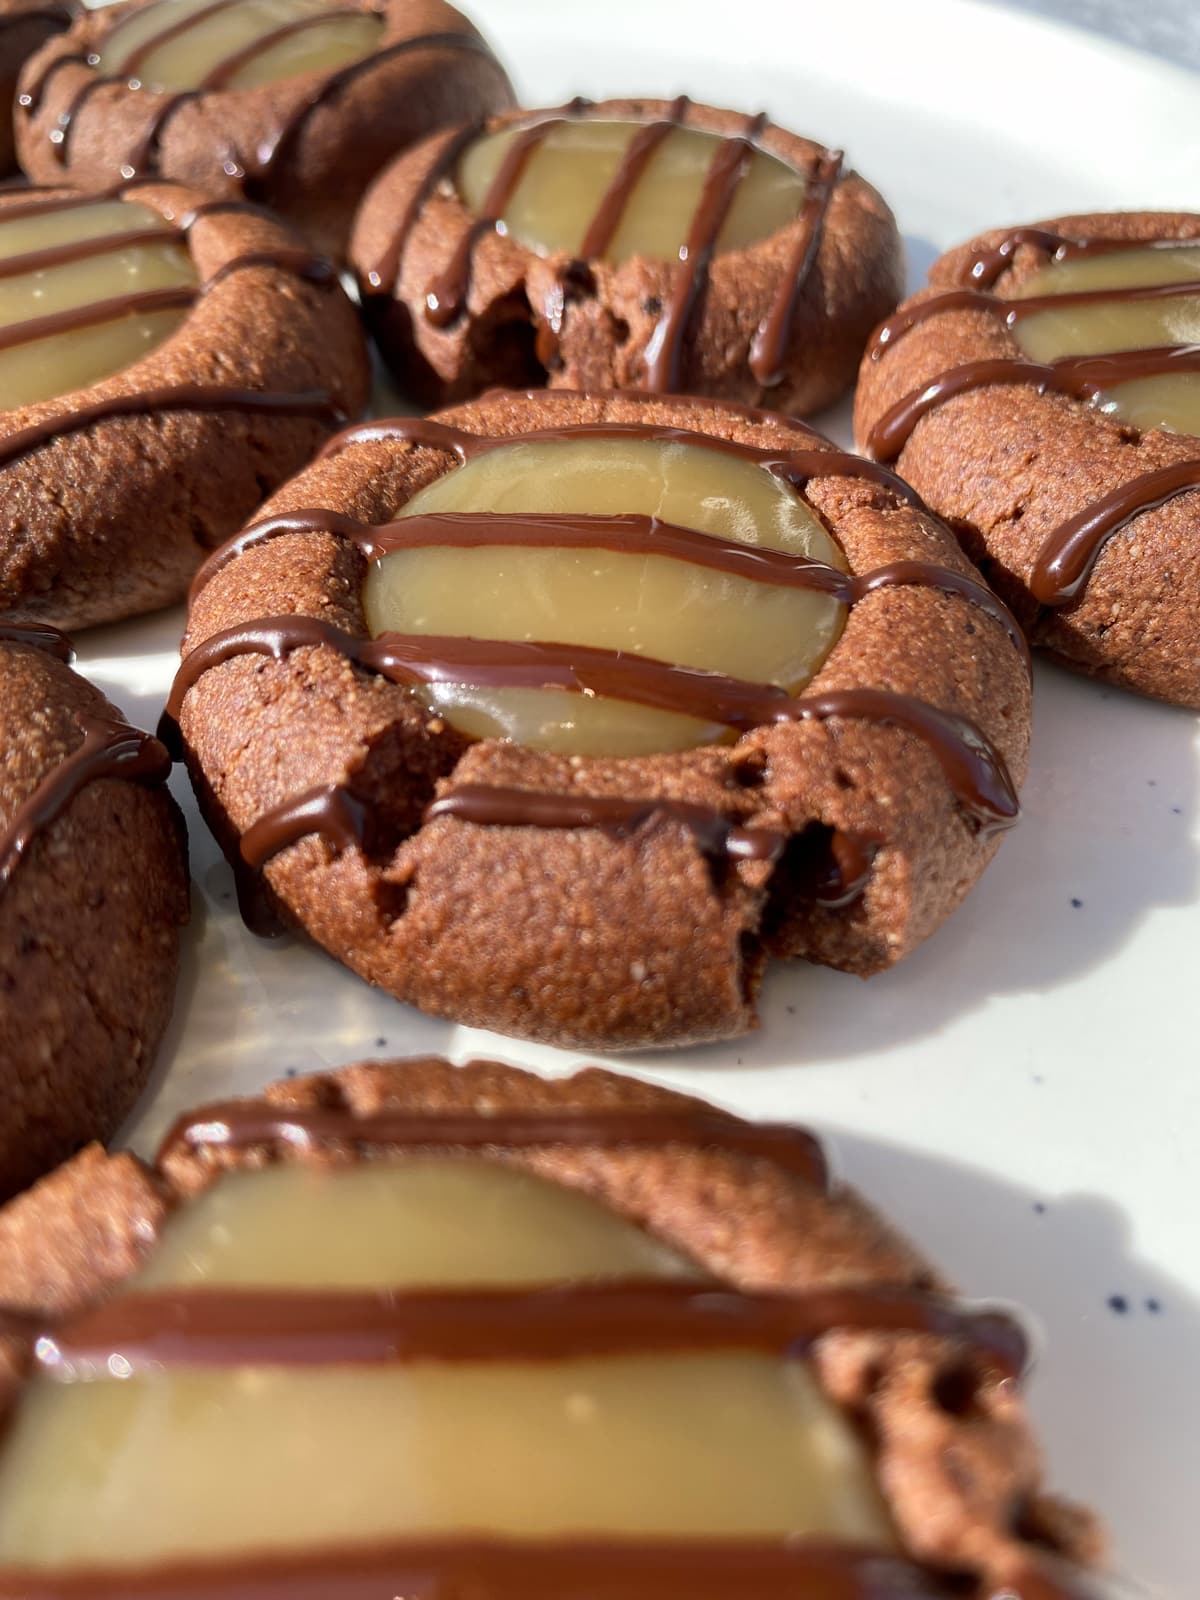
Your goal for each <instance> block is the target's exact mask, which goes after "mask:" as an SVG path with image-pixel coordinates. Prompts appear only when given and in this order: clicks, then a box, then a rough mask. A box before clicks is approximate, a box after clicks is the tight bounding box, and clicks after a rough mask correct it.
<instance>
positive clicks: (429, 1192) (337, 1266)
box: [135, 1157, 699, 1290]
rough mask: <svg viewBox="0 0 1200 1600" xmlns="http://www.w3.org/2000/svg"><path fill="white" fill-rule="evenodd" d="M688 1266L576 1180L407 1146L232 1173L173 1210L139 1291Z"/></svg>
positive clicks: (558, 1277)
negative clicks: (393, 1154)
mask: <svg viewBox="0 0 1200 1600" xmlns="http://www.w3.org/2000/svg"><path fill="white" fill-rule="evenodd" d="M631 1273H632V1274H636V1275H638V1276H646V1277H696V1276H699V1274H698V1273H697V1270H696V1268H694V1267H693V1266H692V1265H691V1263H690V1262H688V1261H685V1260H684V1259H683V1258H682V1257H680V1256H678V1255H676V1254H675V1253H674V1252H673V1251H671V1250H669V1249H667V1247H666V1246H665V1245H662V1244H660V1243H659V1242H658V1240H656V1239H654V1238H652V1237H651V1236H650V1235H649V1234H648V1233H642V1232H641V1231H640V1230H639V1229H637V1228H634V1227H631V1226H630V1224H629V1223H627V1222H625V1221H624V1220H623V1219H622V1218H620V1217H618V1216H616V1215H615V1214H614V1213H613V1212H611V1211H609V1210H608V1209H607V1207H605V1206H600V1205H597V1204H596V1202H595V1201H594V1200H591V1199H589V1198H588V1197H587V1196H586V1195H582V1194H578V1193H577V1192H576V1191H574V1190H572V1189H560V1188H558V1187H553V1188H552V1187H551V1186H550V1185H549V1184H547V1183H545V1182H544V1181H543V1180H542V1179H540V1178H535V1177H533V1176H532V1175H531V1174H529V1173H527V1172H522V1171H520V1170H519V1169H516V1168H512V1167H505V1166H501V1165H500V1164H499V1163H498V1162H482V1161H471V1160H449V1159H446V1158H445V1157H443V1158H441V1159H436V1158H430V1159H423V1158H420V1157H411V1158H409V1159H406V1160H404V1161H397V1162H381V1161H376V1162H366V1163H364V1164H362V1165H361V1166H355V1167H346V1168H342V1169H336V1170H334V1171H330V1170H329V1169H327V1168H321V1167H302V1166H292V1165H283V1166H276V1167H268V1168H266V1169H265V1170H264V1171H262V1172H231V1173H228V1174H227V1175H226V1176H225V1177H223V1178H222V1179H221V1181H220V1183H218V1184H214V1185H213V1187H212V1188H211V1189H208V1190H207V1191H206V1192H205V1193H204V1194H202V1195H201V1196H200V1197H199V1199H197V1200H195V1201H193V1202H192V1204H191V1205H189V1206H187V1207H186V1208H185V1209H184V1210H183V1211H181V1212H180V1213H178V1215H177V1216H176V1217H175V1218H174V1219H173V1220H172V1222H171V1224H170V1226H169V1227H168V1228H167V1229H166V1231H165V1233H164V1235H163V1238H162V1241H161V1243H160V1244H159V1246H158V1248H157V1249H156V1250H155V1252H154V1255H153V1257H152V1258H151V1260H150V1262H149V1264H148V1265H147V1267H146V1268H145V1269H144V1271H142V1272H141V1273H139V1275H138V1278H137V1283H136V1285H135V1287H136V1288H137V1289H138V1290H144V1289H152V1288H153V1289H160V1288H164V1287H166V1286H167V1285H168V1284H179V1285H186V1286H193V1285H198V1284H205V1285H208V1286H210V1287H211V1286H213V1285H222V1286H228V1285H232V1284H241V1285H253V1284H259V1285H262V1286H268V1285H269V1286H273V1287H291V1288H313V1289H328V1288H342V1289H354V1288H370V1287H372V1286H375V1285H378V1284H381V1283H382V1284H388V1285H390V1286H392V1287H394V1288H402V1287H422V1288H428V1287H431V1286H434V1285H439V1286H449V1285H454V1284H476V1285H482V1284H505V1283H515V1284H534V1283H554V1282H557V1281H566V1280H571V1279H582V1278H605V1277H620V1276H623V1275H628V1274H631Z"/></svg>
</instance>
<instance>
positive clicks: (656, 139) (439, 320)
mask: <svg viewBox="0 0 1200 1600" xmlns="http://www.w3.org/2000/svg"><path fill="white" fill-rule="evenodd" d="M594 109H595V107H594V106H593V103H592V102H591V101H588V100H582V99H576V100H573V101H572V102H571V103H570V104H569V105H566V106H563V107H561V108H559V109H556V110H554V111H550V112H540V113H538V114H537V117H536V120H534V121H532V122H529V123H527V124H524V125H521V126H520V127H519V128H518V129H517V131H516V134H515V137H514V139H513V141H512V144H511V145H510V147H509V149H508V150H507V152H506V154H505V157H504V159H503V161H502V162H501V164H500V167H499V169H498V170H497V172H496V175H495V177H494V178H493V180H492V183H491V185H490V187H489V189H488V192H487V194H486V195H485V196H484V199H483V202H482V204H481V206H480V211H479V215H478V217H476V218H475V220H474V221H473V222H472V223H471V224H470V225H469V226H468V228H467V229H466V231H465V232H464V233H463V235H462V237H461V238H460V240H459V242H458V244H457V245H456V246H455V248H454V251H453V254H452V255H451V257H450V259H449V261H448V262H447V264H446V266H445V267H444V268H443V269H442V271H441V272H440V273H438V274H437V275H436V276H435V277H434V278H433V279H432V281H431V282H430V283H429V284H428V286H427V288H426V291H425V296H424V299H425V316H426V318H427V319H428V321H429V322H431V323H432V324H433V326H435V327H437V328H446V327H449V326H450V325H452V324H453V323H454V322H456V321H457V320H458V319H459V318H461V316H462V315H463V313H464V311H465V310H466V308H467V303H468V298H469V295H470V287H471V280H472V274H473V266H474V258H475V252H476V250H477V249H478V246H479V243H480V241H481V240H482V239H484V238H486V237H487V236H488V235H489V234H491V233H494V232H495V231H496V229H497V227H498V226H499V225H500V223H501V222H502V219H503V213H504V210H505V208H506V207H507V206H508V204H509V203H510V202H511V200H512V197H513V195H514V193H515V192H516V189H517V186H518V184H519V183H520V181H521V178H522V176H523V174H524V172H525V168H526V166H527V164H528V162H529V159H530V157H531V156H532V155H533V154H534V153H535V152H536V151H537V150H538V148H539V147H540V146H541V144H542V142H543V141H544V140H545V138H546V137H547V135H548V134H549V133H550V132H551V131H552V130H553V129H555V128H557V127H560V126H561V125H562V124H563V123H564V122H565V121H568V120H571V119H576V118H580V117H583V116H585V115H586V114H587V113H588V112H590V111H593V110H594ZM690 109H691V101H690V100H689V99H688V97H687V96H686V95H680V96H679V97H678V98H677V99H675V100H674V101H672V102H671V104H670V106H669V107H668V109H667V112H666V115H665V116H663V117H661V118H658V119H656V120H655V121H653V122H647V123H645V124H644V125H643V126H642V127H641V128H639V129H638V131H637V132H636V133H635V134H634V136H633V138H632V139H631V140H630V142H629V145H628V146H627V148H626V150H625V152H624V155H623V156H622V158H621V161H620V164H619V165H618V167H617V170H616V172H615V173H614V174H613V177H612V179H611V181H610V182H609V184H608V187H607V188H606V189H605V191H604V193H603V194H602V195H601V197H600V200H599V202H598V203H597V206H596V210H595V211H594V212H593V214H592V217H591V218H590V220H589V222H588V223H587V226H586V227H585V229H584V236H583V240H582V242H581V244H580V248H579V252H578V255H577V256H575V257H572V258H570V259H568V260H566V261H564V262H563V263H561V264H560V266H559V269H558V272H557V274H556V288H555V290H554V291H553V292H552V295H551V301H550V302H548V304H547V306H546V310H545V318H544V325H543V327H542V328H541V330H540V334H541V335H544V338H540V339H539V350H540V351H541V353H542V354H543V356H545V357H547V358H549V357H550V356H551V355H552V354H553V353H554V352H555V351H556V349H557V338H558V335H559V333H560V332H561V325H562V320H563V305H564V296H565V295H566V294H567V293H569V291H570V289H571V286H572V284H573V283H574V282H575V281H576V280H577V279H581V278H582V279H585V280H586V276H587V274H588V272H589V270H590V263H592V262H595V261H598V260H600V259H602V258H603V256H604V254H605V252H606V250H607V249H608V247H609V246H610V244H611V243H612V240H613V238H614V237H615V235H616V232H617V230H618V228H619V227H620V225H621V221H622V218H623V217H624V215H625V212H626V210H627V209H628V207H629V203H630V201H631V200H632V198H633V195H634V193H635V192H636V190H637V186H638V184H639V183H640V181H641V179H642V177H643V175H644V174H645V172H646V170H647V168H648V167H649V165H650V162H651V161H652V159H653V157H654V155H655V154H656V152H657V151H658V150H659V149H660V147H661V146H662V144H663V142H664V140H665V139H666V138H667V137H668V135H669V134H670V133H671V132H672V131H673V130H674V129H675V128H678V127H681V126H683V125H684V124H685V122H686V120H687V116H688V112H689V110H690ZM766 126H767V118H766V116H765V114H763V115H759V116H757V117H751V118H747V120H746V126H745V128H744V130H743V132H742V133H740V134H737V135H735V136H733V137H731V138H722V139H721V140H720V142H719V143H718V145H717V148H716V150H715V152H714V154H713V157H712V161H711V164H710V166H709V170H708V172H707V174H706V176H705V179H704V182H703V184H702V186H701V192H700V196H699V199H698V201H697V205H696V210H695V212H694V213H693V216H692V219H691V222H690V224H689V226H688V234H687V238H686V240H684V241H683V242H682V243H681V245H680V249H679V269H678V272H677V275H676V281H675V284H674V287H673V289H672V292H671V295H670V297H669V299H668V301H667V304H666V306H665V307H664V309H663V311H662V313H661V316H660V318H659V322H658V324H657V326H656V328H655V330H654V332H653V334H652V335H651V340H650V343H649V345H648V346H647V350H646V355H645V372H644V376H643V379H642V383H641V387H643V388H645V389H649V390H653V391H657V392H663V391H671V390H676V389H678V388H679V387H680V384H681V368H682V356H683V349H684V346H685V343H686V336H687V331H688V328H689V327H690V325H691V322H692V319H693V317H694V316H695V315H696V313H697V309H698V306H699V304H700V301H701V299H702V298H703V295H704V291H705V288H706V286H707V281H708V273H709V268H710V266H711V263H712V258H713V256H714V254H715V252H716V246H717V239H718V236H719V235H720V231H721V227H722V225H723V223H724V221H725V218H726V217H727V215H728V213H729V209H730V207H731V205H732V204H733V200H734V198H735V196H736V193H737V189H738V185H739V184H740V183H741V181H742V179H743V178H744V176H745V175H746V172H747V171H748V170H749V167H750V162H751V159H752V157H753V155H754V152H755V151H756V150H757V149H759V148H760V147H759V145H758V143H757V141H758V139H759V137H760V135H761V134H762V132H763V130H764V129H765V128H766ZM482 132H483V128H482V125H480V124H478V123H476V124H472V125H471V126H468V127H464V128H462V129H460V130H459V131H458V133H457V134H455V135H453V136H452V137H451V138H449V139H448V140H447V141H446V143H445V144H444V146H443V147H442V149H441V151H440V152H439V154H438V156H437V158H436V160H435V161H434V162H433V164H432V165H431V167H430V168H429V170H428V171H427V172H426V174H425V176H424V178H423V179H422V182H421V184H420V187H419V188H418V190H417V192H416V194H415V195H414V196H413V198H412V200H411V201H410V202H409V205H408V207H407V209H406V211H405V213H404V216H403V218H402V220H401V221H400V223H399V225H398V226H397V228H396V231H395V233H394V234H393V235H392V237H391V239H390V240H389V242H388V244H387V246H386V248H385V249H384V251H383V254H382V255H381V256H380V258H379V260H378V262H377V263H376V265H375V266H374V267H372V268H371V269H370V270H369V271H368V272H367V273H366V287H367V293H368V294H370V293H371V292H372V291H377V292H382V293H383V294H386V295H390V294H391V292H392V291H393V289H394V287H395V284H396V280H397V278H398V276H399V273H400V267H401V264H402V262H403V259H404V252H405V249H406V247H407V245H408V240H409V238H410V236H411V234H412V231H413V229H414V228H415V227H416V225H417V221H418V219H419V217H420V215H421V211H422V209H423V208H424V206H425V204H426V203H427V201H428V200H429V198H430V196H431V195H432V193H433V192H434V190H435V189H436V188H437V187H438V185H439V184H440V183H442V182H443V181H444V180H445V179H446V178H448V177H449V176H450V174H451V173H452V172H453V170H454V167H455V166H456V164H457V162H458V160H459V158H460V157H461V155H462V154H463V152H464V151H465V150H466V149H467V148H468V147H469V146H470V145H471V144H473V143H474V142H475V141H476V140H477V139H478V138H479V137H480V135H481V133H482ZM842 160H843V157H842V153H841V151H835V150H826V151H824V152H823V153H822V155H821V157H820V158H819V160H818V162H817V166H816V169H815V170H814V172H813V173H812V174H811V176H810V177H809V180H808V190H807V193H806V195H805V200H804V205H803V207H802V209H801V212H800V217H799V220H798V227H797V237H796V241H795V244H794V246H793V249H792V252H791V255H790V257H789V261H788V266H787V268H786V269H785V271H784V274H783V277H782V279H781V281H780V284H779V288H778V291H777V293H776V296H775V299H774V302H773V303H772V306H771V308H770V310H769V311H768V313H767V315H766V316H765V317H764V318H763V320H762V322H761V323H760V325H759V327H758V328H757V330H756V331H755V334H754V339H753V342H752V346H751V351H750V369H751V372H752V373H753V375H754V377H755V378H756V379H757V381H758V382H759V383H760V384H761V385H762V386H763V388H770V387H773V386H774V385H776V384H778V383H780V382H782V380H783V376H784V360H785V357H786V353H787V347H788V341H789V339H790V337H791V330H792V326H793V324H794V321H795V316H796V310H797V307H798V306H799V303H800V299H801V296H802V294H803V290H804V286H805V284H806V282H807V281H808V278H809V276H810V274H811V272H812V270H813V268H814V266H815V263H816V259H817V255H818V252H819V250H820V245H821V239H822V237H823V234H824V227H825V218H826V215H827V213H828V210H829V206H830V203H831V201H832V198H833V194H834V191H835V189H836V187H837V184H838V182H839V179H840V176H841V169H842Z"/></svg>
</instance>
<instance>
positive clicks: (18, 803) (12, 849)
mask: <svg viewBox="0 0 1200 1600" xmlns="http://www.w3.org/2000/svg"><path fill="white" fill-rule="evenodd" d="M69 659H70V646H69V645H68V643H67V641H66V640H65V639H64V638H63V636H62V635H61V634H57V633H55V631H54V630H53V629H52V628H44V627H38V626H33V625H20V624H16V625H14V624H11V623H0V746H2V749H3V760H2V761H0V1057H2V1058H3V1061H4V1073H5V1078H4V1101H3V1107H4V1109H3V1113H2V1114H0V1194H3V1195H5V1196H7V1195H10V1194H12V1193H13V1192H14V1191H15V1190H17V1189H19V1188H21V1187H22V1186H23V1185H25V1184H27V1183H31V1182H32V1181H33V1179H34V1178H36V1177H37V1176H38V1175H39V1174H40V1173H43V1172H45V1171H46V1170H47V1168H49V1167H51V1166H53V1165H54V1164H55V1163H56V1162H58V1161H61V1160H63V1159H64V1158H65V1157H66V1156H68V1155H70V1154H71V1153H72V1152H73V1151H75V1150H76V1149H78V1147H79V1146H80V1145H81V1144H83V1143H85V1142H86V1141H87V1140H89V1139H105V1138H107V1137H108V1136H109V1135H110V1134H112V1133H114V1132H115V1131H116V1129H117V1128H118V1127H119V1126H120V1124H121V1122H122V1120H123V1119H124V1117H125V1116H126V1114H127V1113H128V1112H129V1110H130V1109H131V1107H132V1105H133V1102H134V1100H135V1099H136V1097H137V1095H138V1094H139V1093H140V1091H141V1089H142V1087H143V1086H144V1084H145V1082H146V1079H147V1077H148V1076H149V1073H150V1069H151V1066H152V1064H153V1061H154V1052H155V1050H156V1049H157V1048H158V1044H159V1040H160V1039H161V1038H162V1034H163V1030H164V1029H165V1028H166V1025H167V1021H168V1019H169V1017H170V1014H171V1007H172V1004H173V1002H174V996H175V977H176V973H177V971H178V967H179V928H180V927H181V926H182V924H183V923H184V922H186V920H187V914H188V887H187V866H186V843H185V836H184V829H183V818H182V817H181V816H180V814H179V812H178V810H177V808H176V806H175V804H174V802H173V801H172V800H171V798H170V796H169V795H168V794H167V792H166V790H165V789H164V788H163V787H162V785H163V784H164V782H165V780H166V777H167V774H168V773H169V771H170V761H169V758H168V756H167V753H166V751H165V750H164V749H163V748H162V746H161V745H160V744H159V743H158V741H157V740H156V739H151V738H150V737H149V735H147V734H144V733H139V732H137V730H136V729H133V728H130V727H129V726H128V725H127V724H126V723H125V722H124V721H123V720H122V719H121V717H120V716H119V714H118V713H117V712H116V710H114V708H113V707H112V706H111V705H110V704H109V703H108V701H107V700H105V698H104V696H103V695H102V694H101V693H100V692H99V690H97V689H94V688H93V687H92V685H91V684H90V683H87V682H86V681H85V680H84V679H83V678H80V677H78V676H77V675H76V674H75V673H74V672H72V671H71V669H70V667H69V666H67V665H66V663H67V661H68V660H69Z"/></svg>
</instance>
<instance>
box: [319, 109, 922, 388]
mask: <svg viewBox="0 0 1200 1600" xmlns="http://www.w3.org/2000/svg"><path fill="white" fill-rule="evenodd" d="M350 255H351V261H352V264H353V265H354V267H355V269H356V271H357V273H358V278H359V284H360V287H361V289H362V293H363V299H364V304H365V306H366V310H367V314H368V318H369V320H370V322H371V326H372V328H373V331H374V333H375V337H376V339H377V340H378V342H379V345H380V348H381V349H382V351H383V353H384V356H385V358H386V359H387V361H388V363H389V365H390V366H391V367H392V369H393V371H394V372H395V374H396V377H397V379H398V381H399V382H400V384H401V385H402V386H403V387H404V388H405V389H406V390H408V391H409V392H410V393H411V394H413V395H414V396H415V397H417V398H419V399H421V400H422V401H424V402H425V403H426V404H429V405H434V404H445V403H447V402H448V401H452V400H463V399H467V398H469V397H470V396H471V395H474V394H478V393H480V392H481V391H482V390H484V389H486V388H488V387H490V386H491V385H493V384H506V385H508V386H510V387H522V388H523V387H525V386H526V385H531V384H540V383H548V384H549V385H550V386H551V387H553V388H568V389H589V388H590V389H596V388H625V389H644V390H649V391H654V392H658V393H663V392H668V393H688V394H706V395H718V396H722V397H726V398H729V399H733V400H737V401H749V402H753V403H760V402H763V401H764V400H765V402H766V403H769V404H770V405H771V406H772V408H773V409H775V410H778V411H787V412H792V413H798V414H802V415H807V414H809V413H811V412H813V411H817V410H819V409H820V408H821V407H822V406H826V405H828V404H830V402H831V401H833V400H835V399H837V397H838V396H839V395H840V394H842V393H843V392H844V391H845V390H846V389H848V388H849V387H850V384H851V383H852V381H853V377H854V371H855V368H856V366H857V364H858V359H859V356H860V355H861V353H862V347H863V343H864V341H865V339H866V337H867V335H868V333H869V332H870V329H871V328H872V326H873V325H874V323H875V322H877V321H878V319H879V318H880V317H881V316H884V315H886V314H887V312H888V311H890V310H891V308H892V307H893V306H894V305H895V303H896V301H897V299H898V298H899V296H900V294H901V292H902V288H903V282H904V278H903V263H902V255H901V246H900V237H899V234H898V233H897V231H896V224H895V221H894V219H893V217H892V214H891V212H890V211H889V210H888V208H887V206H886V205H885V204H884V202H883V200H882V199H881V198H880V196H879V195H878V194H877V193H876V191H875V190H874V189H873V188H872V187H871V186H870V184H868V183H866V182H865V181H864V180H863V179H862V178H860V177H859V176H858V174H857V173H855V172H853V171H851V170H850V169H849V168H847V167H846V165H845V163H844V160H843V156H842V153H841V151H836V150H827V149H825V148H823V147H822V146H821V145H819V144H814V143H813V142H812V140H810V139H802V138H800V137H799V136H798V135H796V134H793V133H789V132H787V130H786V129H784V128H780V127H777V126H776V125H775V124H774V123H772V122H770V121H768V119H767V118H766V117H765V116H759V117H749V116H743V115H741V114H739V113H737V112H733V111H720V110H717V109H715V108H714V107H712V106H704V105H697V104H694V103H693V102H692V101H690V100H688V99H687V98H686V97H680V98H679V99H678V100H674V101H671V102H667V101H665V100H607V101H602V102H600V103H599V104H593V103H592V102H590V101H585V100H576V101H573V102H572V103H571V104H570V105H569V106H564V107H562V108H560V109H558V110H555V111H535V112H531V111H513V112H508V113H506V114H504V115H501V116H499V117H494V118H492V119H491V120H490V121H489V122H487V123H485V124H483V125H480V124H473V125H470V126H464V127H460V128H457V129H455V130H452V131H451V132H449V133H442V134H438V135H436V136H435V137H434V138H432V139H429V140H427V141H426V142H425V143H424V144H422V145H421V146H419V147H418V148H417V149H415V150H412V151H409V152H408V153H407V154H405V155H403V156H401V157H399V159H398V160H396V161H395V162H394V163H393V164H392V165H391V166H390V167H389V168H388V169H387V170H386V171H385V172H384V173H383V175H382V176H381V177H380V178H379V179H378V180H377V181H376V183H375V184H374V185H373V186H372V188H371V190H370V192H369V193H368V195H367V197H366V199H365V201H364V202H363V206H362V209H361V211H360V212H359V215H358V218H357V220H356V222H355V227H354V234H353V237H352V240H351V248H350Z"/></svg>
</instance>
